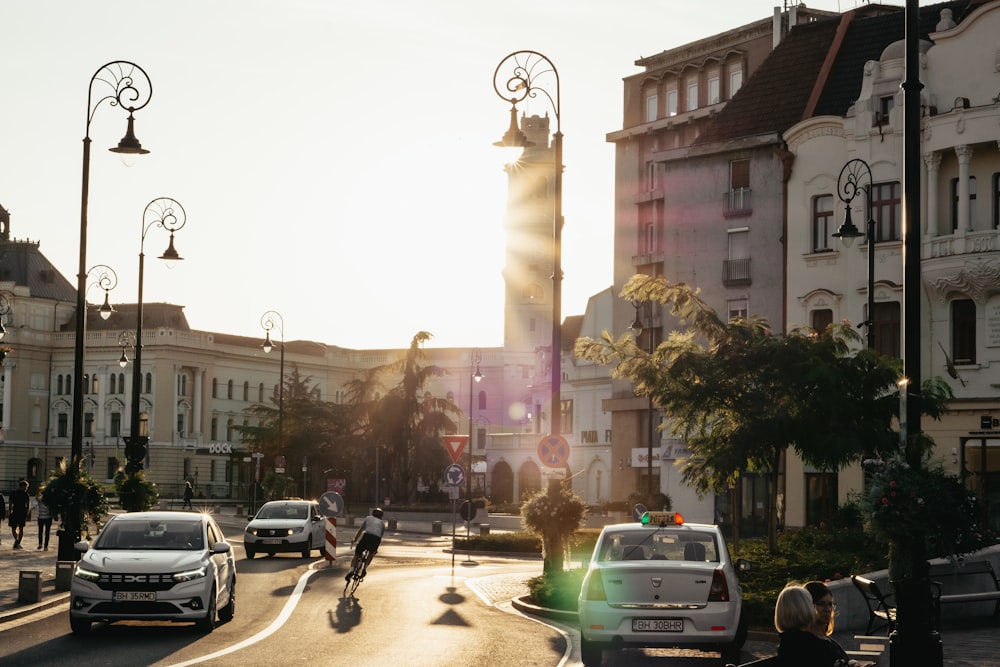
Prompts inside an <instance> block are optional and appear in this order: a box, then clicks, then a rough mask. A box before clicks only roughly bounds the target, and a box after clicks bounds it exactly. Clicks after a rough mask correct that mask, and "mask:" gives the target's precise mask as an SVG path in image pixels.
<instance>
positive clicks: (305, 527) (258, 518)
mask: <svg viewBox="0 0 1000 667" xmlns="http://www.w3.org/2000/svg"><path fill="white" fill-rule="evenodd" d="M243 548H244V550H245V551H246V554H247V558H253V557H254V556H255V555H256V554H259V553H266V554H268V555H270V556H273V555H274V554H276V553H282V552H293V553H299V554H301V555H302V557H303V558H309V553H310V552H311V551H312V550H313V549H316V550H319V552H320V553H322V552H323V550H324V549H325V548H326V519H325V518H324V517H323V516H322V514H321V513H320V509H319V503H317V502H316V501H314V500H292V499H290V500H272V501H270V502H267V503H264V504H263V505H261V507H260V509H259V510H258V511H257V514H256V515H255V516H254V517H253V519H251V520H250V523H248V524H247V528H246V531H245V532H244V534H243Z"/></svg>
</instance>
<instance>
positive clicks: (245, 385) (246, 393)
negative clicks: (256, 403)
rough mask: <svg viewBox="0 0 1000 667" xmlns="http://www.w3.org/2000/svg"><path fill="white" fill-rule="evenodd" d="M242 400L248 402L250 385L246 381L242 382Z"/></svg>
mask: <svg viewBox="0 0 1000 667" xmlns="http://www.w3.org/2000/svg"><path fill="white" fill-rule="evenodd" d="M243 400H244V401H249V400H250V383H249V382H246V381H244V382H243Z"/></svg>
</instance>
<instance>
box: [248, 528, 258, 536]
mask: <svg viewBox="0 0 1000 667" xmlns="http://www.w3.org/2000/svg"><path fill="white" fill-rule="evenodd" d="M256 534H257V529H256V528H249V527H248V528H247V535H256Z"/></svg>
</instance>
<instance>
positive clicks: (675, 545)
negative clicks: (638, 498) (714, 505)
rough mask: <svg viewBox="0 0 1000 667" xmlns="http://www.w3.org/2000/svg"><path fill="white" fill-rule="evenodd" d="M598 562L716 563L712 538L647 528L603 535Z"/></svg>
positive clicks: (715, 552)
mask: <svg viewBox="0 0 1000 667" xmlns="http://www.w3.org/2000/svg"><path fill="white" fill-rule="evenodd" d="M597 559H598V560H599V561H618V560H668V561H669V560H674V561H689V562H690V561H697V562H710V563H718V562H719V548H718V544H717V542H716V539H715V535H713V534H712V533H708V532H696V531H691V530H687V529H671V528H650V529H649V530H648V531H646V530H642V531H637V530H630V531H620V532H613V531H612V532H608V533H605V535H604V539H603V540H602V541H601V547H600V550H599V552H598V554H597Z"/></svg>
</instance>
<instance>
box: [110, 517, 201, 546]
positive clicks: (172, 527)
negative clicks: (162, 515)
mask: <svg viewBox="0 0 1000 667" xmlns="http://www.w3.org/2000/svg"><path fill="white" fill-rule="evenodd" d="M94 548H95V549H102V550H111V549H132V550H143V551H145V550H147V549H155V550H167V551H198V550H200V549H204V548H205V540H204V538H203V537H202V529H201V522H200V521H191V520H190V519H185V520H179V519H178V520H167V521H111V522H109V523H108V525H107V526H105V527H104V529H103V530H102V531H101V534H100V535H99V536H98V538H97V543H96V544H95V545H94Z"/></svg>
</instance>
